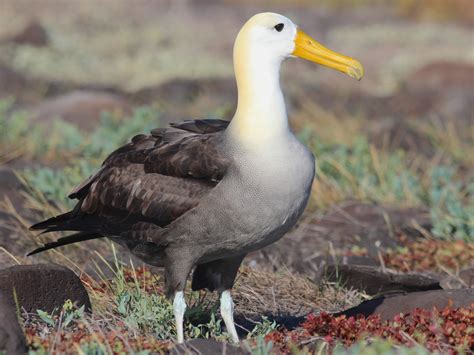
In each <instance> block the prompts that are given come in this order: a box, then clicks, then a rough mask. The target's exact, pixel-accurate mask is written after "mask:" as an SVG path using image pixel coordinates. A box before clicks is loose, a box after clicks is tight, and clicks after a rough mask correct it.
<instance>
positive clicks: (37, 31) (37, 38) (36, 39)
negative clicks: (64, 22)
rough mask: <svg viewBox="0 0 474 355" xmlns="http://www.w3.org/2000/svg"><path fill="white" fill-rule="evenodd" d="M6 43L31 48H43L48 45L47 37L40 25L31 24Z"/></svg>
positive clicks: (36, 23)
mask: <svg viewBox="0 0 474 355" xmlns="http://www.w3.org/2000/svg"><path fill="white" fill-rule="evenodd" d="M7 41H9V42H13V43H16V44H21V45H29V46H33V47H45V46H47V45H48V43H49V36H48V32H46V30H45V29H44V27H43V26H42V25H41V24H40V23H38V22H31V23H30V24H29V25H28V26H26V27H25V29H24V30H23V31H21V32H20V33H18V34H16V35H15V36H13V37H12V38H10V39H8V40H7Z"/></svg>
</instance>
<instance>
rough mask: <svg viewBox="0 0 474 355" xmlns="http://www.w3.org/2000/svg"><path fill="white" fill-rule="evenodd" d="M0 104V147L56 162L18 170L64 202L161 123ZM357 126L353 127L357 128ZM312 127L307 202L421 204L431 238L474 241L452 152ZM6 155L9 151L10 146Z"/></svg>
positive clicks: (473, 182)
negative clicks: (16, 109)
mask: <svg viewBox="0 0 474 355" xmlns="http://www.w3.org/2000/svg"><path fill="white" fill-rule="evenodd" d="M0 109H1V110H0V127H1V128H2V130H0V132H4V133H3V135H2V133H0V135H2V136H0V146H3V148H2V151H13V152H15V153H14V155H15V156H17V157H22V158H23V159H26V160H31V159H34V160H35V161H41V162H42V163H44V164H48V163H50V164H51V163H52V162H55V164H57V162H58V161H60V162H61V166H60V167H54V168H53V167H44V166H43V167H36V168H26V169H24V170H23V171H22V172H21V175H22V176H23V178H24V180H25V182H26V183H27V185H28V186H34V187H35V189H37V190H38V191H39V192H41V194H43V195H44V197H45V198H46V199H47V200H50V201H55V202H56V203H59V204H60V205H63V206H65V207H69V208H70V207H72V204H73V202H72V201H69V200H68V199H67V198H66V196H67V193H68V192H69V191H70V190H71V189H72V188H73V187H74V186H75V185H76V184H78V183H80V182H81V180H83V179H84V178H86V177H87V176H89V175H90V174H91V173H93V171H95V170H96V169H97V168H98V167H99V166H100V163H101V161H102V160H103V159H104V158H105V157H106V156H107V154H109V153H110V152H111V151H113V150H114V149H115V148H116V147H119V146H120V145H122V144H124V143H125V142H127V141H128V140H129V138H130V137H132V136H133V135H135V134H138V133H141V132H147V131H148V130H150V129H151V128H153V127H156V126H157V125H158V122H159V114H158V112H156V111H153V110H151V109H150V108H146V107H143V108H141V109H139V110H137V111H136V112H135V114H134V115H133V116H132V117H130V118H126V119H124V120H119V119H117V118H114V117H113V116H110V115H107V114H104V115H103V117H102V119H101V121H100V122H99V125H98V127H97V129H96V130H95V131H94V132H92V133H91V134H89V133H85V132H82V131H80V130H79V129H78V128H77V127H76V126H74V125H72V124H69V123H65V122H62V121H56V122H55V123H54V124H53V125H52V126H48V125H41V124H38V125H37V128H36V129H35V130H30V129H29V127H30V123H29V121H28V119H27V118H26V117H25V116H24V115H23V114H21V113H14V114H13V115H12V116H11V117H10V116H9V114H8V113H7V112H8V111H9V103H8V102H1V103H0ZM333 126H334V124H333ZM358 127H359V126H357V125H356V126H355V128H354V129H355V130H356V131H357V130H358V129H360V128H358ZM326 129H327V130H330V129H331V126H329V127H327V128H326ZM46 131H48V132H49V133H48V134H49V136H50V137H51V138H50V139H48V140H44V139H43V137H44V135H45V134H46ZM316 132H317V133H315V131H314V130H313V129H311V128H310V127H304V126H303V128H302V129H301V130H300V132H299V136H300V139H301V140H302V141H304V142H305V143H306V144H307V145H308V146H309V147H310V148H311V149H312V150H313V152H314V154H315V155H316V157H317V163H318V179H317V181H316V183H315V185H314V193H313V200H312V201H311V206H312V208H318V209H320V210H324V209H326V208H328V207H329V206H331V205H332V204H334V203H336V202H339V201H343V200H345V199H348V198H349V199H358V200H361V201H373V202H377V203H385V204H397V205H401V206H426V207H428V208H429V210H430V213H431V217H432V223H433V230H432V232H433V234H434V235H435V236H436V237H439V238H444V239H459V240H470V241H472V240H474V179H473V178H472V177H470V176H469V175H468V176H467V177H464V178H463V177H462V176H461V172H462V169H463V167H462V166H461V165H459V164H458V160H457V159H456V156H453V155H449V152H448V155H447V159H445V160H446V164H445V165H440V164H436V163H437V162H436V161H435V162H433V161H426V159H425V160H422V159H420V157H417V156H415V157H413V154H412V155H411V156H410V155H408V153H407V152H405V151H403V150H395V151H385V150H383V149H379V148H376V147H375V146H373V145H371V144H370V143H369V141H368V140H367V138H366V137H365V136H364V135H363V133H362V132H361V131H359V135H358V136H357V135H355V137H354V135H353V137H352V138H351V140H346V139H345V137H344V136H341V137H339V138H337V136H336V137H334V136H329V135H326V133H325V132H327V131H322V132H321V129H320V130H318V131H316ZM320 132H321V133H320ZM459 140H462V139H459ZM343 141H346V143H345V144H343V143H342V142H343ZM12 146H13V148H12ZM7 148H8V149H7ZM7 154H8V155H9V156H10V157H11V153H7ZM4 160H5V157H4ZM33 196H35V194H33ZM37 199H38V198H37Z"/></svg>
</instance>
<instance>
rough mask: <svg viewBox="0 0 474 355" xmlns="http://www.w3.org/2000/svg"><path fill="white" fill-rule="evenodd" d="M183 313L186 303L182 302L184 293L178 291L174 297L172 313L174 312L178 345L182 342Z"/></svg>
mask: <svg viewBox="0 0 474 355" xmlns="http://www.w3.org/2000/svg"><path fill="white" fill-rule="evenodd" d="M185 311H186V301H185V300H184V292H183V291H178V292H176V293H175V295H174V300H173V312H174V319H175V322H176V333H177V336H178V343H179V344H181V343H183V342H184V330H183V321H184V312H185Z"/></svg>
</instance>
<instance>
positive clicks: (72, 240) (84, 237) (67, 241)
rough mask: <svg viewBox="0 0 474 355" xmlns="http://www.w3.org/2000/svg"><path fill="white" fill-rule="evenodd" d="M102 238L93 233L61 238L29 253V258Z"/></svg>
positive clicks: (80, 233)
mask: <svg viewBox="0 0 474 355" xmlns="http://www.w3.org/2000/svg"><path fill="white" fill-rule="evenodd" d="M102 237H103V236H102V235H100V234H96V233H91V232H79V233H75V234H71V235H68V236H67V237H62V238H59V239H58V240H56V241H54V242H50V243H46V244H45V245H43V246H42V247H40V248H38V249H35V250H33V251H32V252H30V253H28V254H27V256H30V255H34V254H38V253H42V252H43V251H46V250H50V249H54V248H57V247H61V246H63V245H68V244H72V243H77V242H83V241H85V240H91V239H97V238H102Z"/></svg>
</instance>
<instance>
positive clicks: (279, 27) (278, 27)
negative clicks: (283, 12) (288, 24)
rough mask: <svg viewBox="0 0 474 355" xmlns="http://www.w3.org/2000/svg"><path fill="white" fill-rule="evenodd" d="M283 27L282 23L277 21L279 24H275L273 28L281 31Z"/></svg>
mask: <svg viewBox="0 0 474 355" xmlns="http://www.w3.org/2000/svg"><path fill="white" fill-rule="evenodd" d="M284 27H285V25H284V24H282V23H279V24H278V25H276V26H275V27H274V28H275V30H277V31H278V32H281V31H283V28H284Z"/></svg>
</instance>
